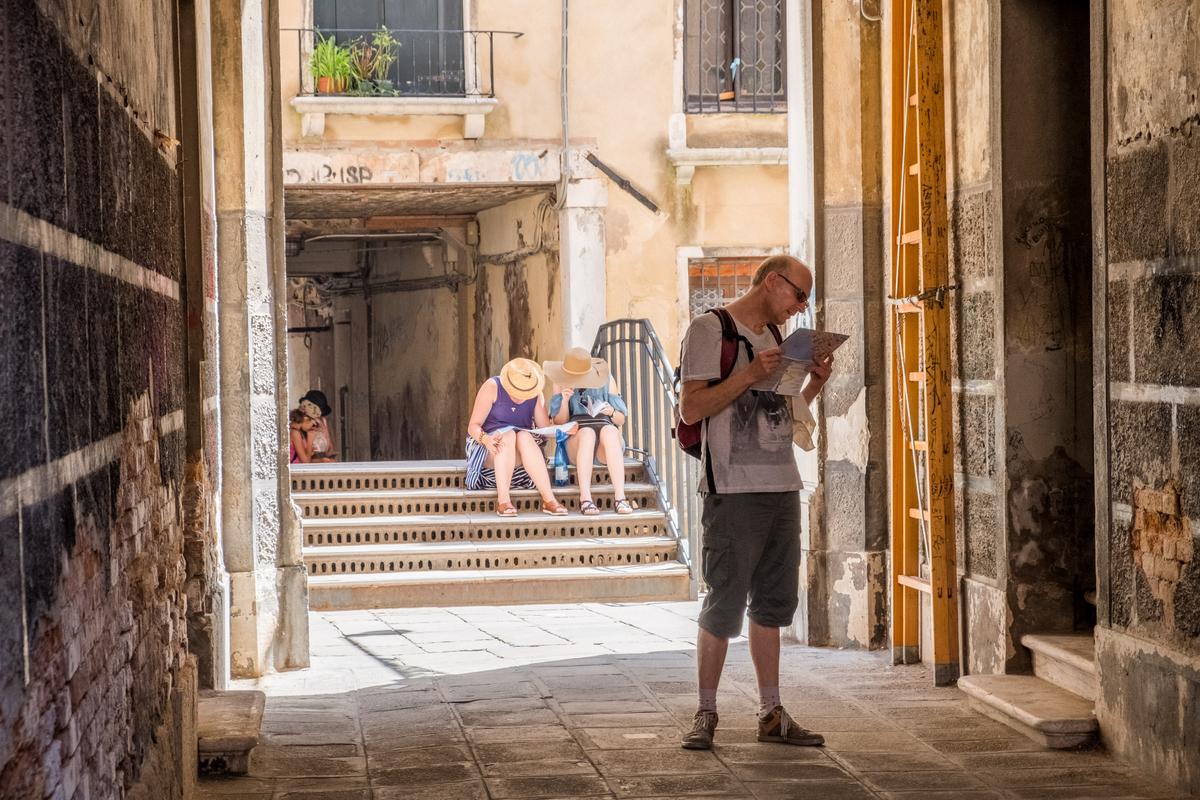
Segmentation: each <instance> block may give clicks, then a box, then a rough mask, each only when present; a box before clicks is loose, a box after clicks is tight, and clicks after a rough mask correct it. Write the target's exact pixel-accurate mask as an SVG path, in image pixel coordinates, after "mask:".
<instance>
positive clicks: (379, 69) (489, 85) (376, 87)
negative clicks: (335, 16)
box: [281, 27, 524, 97]
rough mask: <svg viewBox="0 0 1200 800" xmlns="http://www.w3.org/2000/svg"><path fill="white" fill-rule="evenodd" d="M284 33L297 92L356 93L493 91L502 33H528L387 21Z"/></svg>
mask: <svg viewBox="0 0 1200 800" xmlns="http://www.w3.org/2000/svg"><path fill="white" fill-rule="evenodd" d="M281 34H282V36H284V37H285V40H284V42H283V48H284V51H283V52H284V53H285V54H287V55H288V57H289V58H295V59H296V64H297V68H298V70H299V76H298V77H299V81H298V84H299V91H298V92H297V93H298V94H300V95H313V94H328V95H348V96H358V97H495V95H496V58H495V55H496V42H497V39H504V38H510V37H511V38H514V39H516V38H520V37H521V36H522V35H524V34H522V33H519V32H517V31H473V30H472V31H469V30H410V29H401V28H385V27H381V28H377V29H374V30H371V29H366V28H329V29H316V28H284V29H282V30H281ZM323 43H325V44H324V47H326V48H327V49H326V50H324V51H322V49H321V48H322V46H323ZM331 45H332V47H331ZM334 48H336V49H337V50H340V51H341V53H340V54H339V53H337V52H331V51H332V50H333V49H334ZM327 56H329V57H327Z"/></svg>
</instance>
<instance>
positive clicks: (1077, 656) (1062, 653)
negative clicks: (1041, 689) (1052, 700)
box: [1021, 633, 1100, 702]
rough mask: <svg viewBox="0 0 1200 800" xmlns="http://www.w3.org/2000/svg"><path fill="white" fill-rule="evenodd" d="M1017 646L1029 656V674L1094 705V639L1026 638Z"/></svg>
mask: <svg viewBox="0 0 1200 800" xmlns="http://www.w3.org/2000/svg"><path fill="white" fill-rule="evenodd" d="M1021 644H1023V645H1025V646H1026V647H1028V648H1029V649H1030V650H1031V651H1032V652H1033V674H1034V675H1036V676H1037V677H1039V678H1041V679H1042V680H1044V681H1046V682H1047V683H1052V684H1054V685H1055V686H1057V687H1059V688H1060V689H1066V690H1067V691H1068V692H1072V693H1073V694H1077V695H1079V696H1080V697H1082V698H1083V699H1085V700H1088V701H1089V702H1095V700H1096V695H1097V693H1098V692H1099V690H1100V678H1099V676H1098V675H1097V674H1096V639H1095V637H1094V636H1093V635H1092V634H1090V633H1073V634H1027V635H1025V636H1022V637H1021Z"/></svg>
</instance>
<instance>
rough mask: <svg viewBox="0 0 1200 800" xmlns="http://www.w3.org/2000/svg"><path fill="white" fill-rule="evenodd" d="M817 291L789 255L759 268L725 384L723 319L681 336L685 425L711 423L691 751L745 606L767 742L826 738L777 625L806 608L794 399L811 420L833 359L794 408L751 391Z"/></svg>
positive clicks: (707, 318) (711, 716)
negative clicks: (792, 700) (793, 711)
mask: <svg viewBox="0 0 1200 800" xmlns="http://www.w3.org/2000/svg"><path fill="white" fill-rule="evenodd" d="M812 286H813V276H812V272H811V271H810V270H809V268H808V267H807V266H805V265H804V263H803V262H801V261H799V260H797V259H795V258H792V257H791V256H771V257H770V258H768V259H766V260H765V261H763V262H762V263H761V264H759V266H758V269H757V270H756V271H755V273H754V277H753V280H752V282H751V287H750V290H749V291H747V292H746V294H744V295H743V296H742V297H740V298H738V299H737V300H735V301H733V302H732V303H730V304H729V305H727V306H725V309H724V310H725V311H726V312H728V314H729V316H730V317H731V318H732V321H733V323H734V324H735V325H736V329H737V333H738V342H737V347H738V352H737V358H736V360H735V363H734V367H733V371H732V372H731V373H730V374H729V376H728V377H726V378H725V379H724V380H721V339H722V332H721V331H722V324H721V319H720V317H719V316H718V315H717V314H715V313H705V314H701V315H699V316H697V317H696V318H695V319H693V320H692V323H691V325H690V326H689V327H688V330H687V335H686V336H685V337H684V341H683V355H682V357H681V359H680V360H681V368H680V374H681V378H682V382H683V385H682V390H681V393H680V402H679V411H680V416H681V418H682V419H683V420H685V421H687V422H698V421H701V420H703V421H704V424H703V426H702V428H703V452H702V455H701V459H702V462H703V464H704V468H703V469H702V470H701V475H702V477H701V485H700V491H701V494H702V495H703V497H704V512H703V516H702V518H701V519H702V525H703V528H704V533H703V543H702V544H703V548H702V551H703V552H702V557H703V566H702V574H703V576H704V582H705V583H706V584H707V585H708V587H709V589H708V594H707V595H706V596H705V598H704V606H703V608H702V609H701V611H700V619H699V623H700V632H699V637H698V639H697V642H696V656H697V672H698V682H699V688H700V698H699V707H698V709H697V711H696V716H695V720H694V723H693V725H692V729H691V731H689V732H688V733H687V734H685V735H684V737H683V740H682V746H683V747H684V748H686V749H689V750H708V749H710V748H711V747H712V743H713V735H714V733H715V732H716V728H717V685H718V684H719V682H720V680H721V671H722V669H723V668H724V666H725V654H726V652H727V650H728V648H729V640H730V639H731V638H733V637H735V636H737V635H738V634H739V633H740V632H741V630H742V623H743V620H744V618H745V616H746V612H747V607H749V615H750V656H751V658H752V660H753V661H754V671H755V674H756V676H757V678H758V690H759V714H758V740H759V741H760V742H780V743H784V744H794V745H808V746H815V745H822V744H824V743H825V739H824V737H822V736H821V735H820V734H818V733H813V732H812V731H808V730H805V729H804V728H802V727H800V726H799V725H797V724H796V722H795V721H794V720H793V719H792V718H791V717H790V716H789V715H788V713H787V712H786V711H785V710H784V709H783V704H782V703H781V702H780V698H779V629H780V628H783V627H786V626H788V625H790V624H791V623H792V617H793V616H794V615H795V613H796V607H797V606H798V605H799V580H800V495H799V492H800V489H801V488H803V483H802V482H801V480H800V472H799V470H798V469H797V468H796V459H795V456H794V454H793V451H792V430H793V420H792V410H793V405H794V407H795V411H796V413H797V415H805V416H806V417H807V419H806V420H805V422H806V423H808V424H811V415H809V414H808V404H809V403H811V402H812V401H813V399H814V398H815V397H816V396H817V395H818V394H819V393H820V392H821V389H822V388H823V387H824V386H825V382H826V381H827V380H828V379H829V375H830V373H831V371H832V368H833V358H832V357H830V358H828V359H827V360H825V361H824V362H822V363H818V364H817V366H816V367H815V368H814V370H813V371H812V372H811V373H810V374H809V378H808V382H807V383H806V384H805V386H804V389H803V393H802V395H801V396H800V397H799V398H796V401H797V402H796V403H795V404H793V403H791V402H790V401H789V398H787V397H785V396H782V395H777V394H775V393H774V392H764V391H756V390H753V389H751V388H750V387H751V386H753V385H755V384H757V383H759V382H760V381H763V380H764V379H766V378H767V377H769V376H770V375H772V374H773V373H774V372H775V370H776V368H778V367H779V365H780V362H781V359H782V354H781V353H780V350H779V347H778V341H777V334H778V333H779V327H780V326H782V325H783V324H784V323H786V322H787V321H788V320H789V319H791V318H792V317H793V316H795V315H796V314H798V313H800V312H801V311H803V310H804V309H805V308H807V306H808V301H809V294H810V293H811V292H812Z"/></svg>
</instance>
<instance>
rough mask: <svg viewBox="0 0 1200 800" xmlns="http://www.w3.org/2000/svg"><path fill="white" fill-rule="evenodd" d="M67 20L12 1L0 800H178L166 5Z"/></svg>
mask: <svg viewBox="0 0 1200 800" xmlns="http://www.w3.org/2000/svg"><path fill="white" fill-rule="evenodd" d="M66 5H67V4H65V3H64V4H61V5H60V4H58V3H51V2H45V3H34V2H28V0H3V1H2V2H0V151H2V152H4V154H5V157H6V158H5V163H6V169H3V170H0V283H2V284H3V285H4V287H5V306H6V313H5V314H4V315H3V319H2V321H0V341H3V342H4V346H3V347H2V348H0V386H2V387H3V391H0V418H3V419H4V420H6V423H5V433H4V435H3V436H0V794H3V795H4V796H5V797H21V798H40V797H43V796H46V797H51V796H53V797H63V798H72V797H75V798H96V799H97V800H99V799H101V798H112V797H122V796H125V794H126V793H127V790H129V789H130V788H131V787H134V786H137V785H138V784H139V783H141V784H143V786H142V789H141V791H143V792H145V796H148V797H155V798H159V797H161V798H169V797H175V796H178V795H180V794H181V792H182V791H183V786H182V785H181V783H180V781H181V780H182V779H181V777H180V775H181V774H186V773H179V771H178V769H177V768H175V767H173V766H172V765H174V764H177V763H179V762H180V760H181V759H182V758H184V756H185V755H186V753H187V751H188V749H189V744H188V742H187V737H186V735H185V730H186V727H187V725H188V719H189V717H190V711H189V709H190V703H191V702H192V698H194V683H195V676H194V667H193V666H192V664H191V662H190V659H189V656H188V653H187V628H186V624H185V621H184V615H185V613H186V608H187V604H186V601H185V593H184V577H185V569H184V558H183V535H182V532H181V521H182V515H181V503H180V499H179V496H180V491H181V490H180V486H181V483H182V479H183V477H184V476H183V472H184V464H185V456H184V450H185V444H184V442H185V436H184V434H185V430H184V415H183V412H182V410H181V409H182V406H183V401H184V396H185V392H186V389H187V387H186V386H185V380H184V373H183V367H184V337H183V325H184V314H183V306H182V300H181V294H182V292H181V288H180V279H181V272H182V257H181V250H180V232H179V216H180V215H179V200H178V198H179V183H178V171H177V167H176V164H175V155H174V150H173V148H162V147H160V144H161V143H162V142H164V141H166V140H168V139H169V138H171V137H172V132H173V131H174V110H173V105H172V103H173V97H174V91H173V89H174V74H175V72H174V65H173V57H172V29H171V20H172V7H171V4H170V3H169V2H166V1H165V0H156V2H153V3H134V2H132V0H129V1H128V2H115V3H104V4H97V5H95V6H93V7H87V8H85V7H84V6H82V5H78V4H73V5H72V6H71V8H70V9H68V8H66ZM191 746H192V747H194V745H191ZM148 781H149V782H148Z"/></svg>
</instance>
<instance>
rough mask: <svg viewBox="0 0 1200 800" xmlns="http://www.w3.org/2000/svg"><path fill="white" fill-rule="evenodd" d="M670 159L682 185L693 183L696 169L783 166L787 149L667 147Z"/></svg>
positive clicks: (677, 180) (676, 178)
mask: <svg viewBox="0 0 1200 800" xmlns="http://www.w3.org/2000/svg"><path fill="white" fill-rule="evenodd" d="M667 160H668V161H670V162H671V163H672V164H673V165H674V166H675V180H676V182H677V183H679V184H680V185H681V186H686V185H688V184H689V183H691V182H692V177H693V176H694V175H695V174H696V167H747V166H784V165H786V164H787V163H788V151H787V148H786V147H680V148H674V147H672V148H668V149H667Z"/></svg>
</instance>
